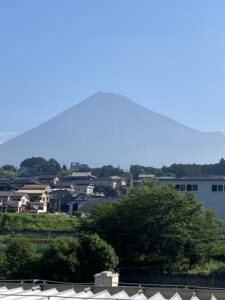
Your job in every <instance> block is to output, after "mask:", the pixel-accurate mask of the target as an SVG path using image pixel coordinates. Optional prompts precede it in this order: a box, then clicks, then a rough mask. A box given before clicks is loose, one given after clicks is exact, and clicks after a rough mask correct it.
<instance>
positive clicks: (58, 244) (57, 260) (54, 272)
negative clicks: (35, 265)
mask: <svg viewBox="0 0 225 300" xmlns="http://www.w3.org/2000/svg"><path fill="white" fill-rule="evenodd" d="M78 247H79V241H78V239H77V238H59V239H57V240H56V241H55V242H54V243H53V244H51V245H49V246H48V247H47V248H46V249H45V251H44V252H43V255H42V262H41V277H43V278H48V279H51V280H61V281H70V282H77V281H78V280H77V277H76V273H77V272H78V268H79V261H78V259H77V249H78Z"/></svg>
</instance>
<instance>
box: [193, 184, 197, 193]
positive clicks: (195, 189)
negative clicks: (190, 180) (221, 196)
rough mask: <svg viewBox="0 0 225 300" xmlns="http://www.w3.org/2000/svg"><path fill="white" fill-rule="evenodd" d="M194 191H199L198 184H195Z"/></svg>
mask: <svg viewBox="0 0 225 300" xmlns="http://www.w3.org/2000/svg"><path fill="white" fill-rule="evenodd" d="M193 191H194V192H197V191H198V185H197V184H193Z"/></svg>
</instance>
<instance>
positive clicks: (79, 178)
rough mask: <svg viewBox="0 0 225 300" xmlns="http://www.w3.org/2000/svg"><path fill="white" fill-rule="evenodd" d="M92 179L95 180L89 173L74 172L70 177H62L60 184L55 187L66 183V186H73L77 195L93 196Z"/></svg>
mask: <svg viewBox="0 0 225 300" xmlns="http://www.w3.org/2000/svg"><path fill="white" fill-rule="evenodd" d="M94 179H96V177H95V176H93V175H91V173H90V172H74V173H73V174H72V176H67V177H64V178H63V180H62V181H61V182H58V183H57V186H59V185H61V184H62V183H63V182H66V184H67V185H68V183H70V184H71V185H73V186H74V189H75V191H76V193H77V194H80V193H85V194H87V195H93V190H94V185H93V180H94Z"/></svg>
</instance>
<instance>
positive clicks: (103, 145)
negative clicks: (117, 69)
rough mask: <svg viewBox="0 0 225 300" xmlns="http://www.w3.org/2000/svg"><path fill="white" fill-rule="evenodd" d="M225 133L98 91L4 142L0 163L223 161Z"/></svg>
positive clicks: (154, 163) (160, 164)
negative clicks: (193, 125)
mask: <svg viewBox="0 0 225 300" xmlns="http://www.w3.org/2000/svg"><path fill="white" fill-rule="evenodd" d="M224 153H225V135H224V134H222V133H217V132H216V133H206V132H201V131H197V130H194V129H192V128H189V127H187V126H184V125H182V124H180V123H177V122H175V121H173V120H172V119H170V118H168V117H165V116H163V115H160V114H158V113H155V112H153V111H151V110H149V109H146V108H144V107H142V106H140V105H138V104H136V103H135V102H133V101H131V100H129V99H128V98H126V97H124V96H121V95H118V94H113V93H103V92H98V93H96V94H94V95H93V96H91V97H89V98H87V99H86V100H84V101H82V102H80V103H79V104H77V105H75V106H74V107H72V108H70V109H68V110H66V111H64V112H63V113H61V114H59V115H57V116H56V117H54V118H53V119H51V120H49V121H47V122H45V123H43V124H41V125H40V126H38V127H36V128H34V129H32V130H29V131H27V132H25V133H23V134H21V135H19V136H17V137H15V138H13V139H12V140H10V141H7V142H6V143H4V144H1V145H0V164H6V163H7V164H8V163H10V164H15V165H18V164H19V163H20V162H21V161H22V160H23V159H25V158H28V157H31V156H43V157H45V158H55V159H57V160H58V161H59V162H60V163H70V162H71V161H79V162H84V163H88V164H89V165H90V166H99V165H103V164H114V165H120V166H121V167H126V168H127V167H129V165H130V164H143V165H151V166H162V165H169V164H171V163H174V162H177V163H178V162H182V163H187V162H191V163H194V162H195V163H205V162H207V163H208V162H215V161H218V160H219V159H220V158H221V157H223V156H224Z"/></svg>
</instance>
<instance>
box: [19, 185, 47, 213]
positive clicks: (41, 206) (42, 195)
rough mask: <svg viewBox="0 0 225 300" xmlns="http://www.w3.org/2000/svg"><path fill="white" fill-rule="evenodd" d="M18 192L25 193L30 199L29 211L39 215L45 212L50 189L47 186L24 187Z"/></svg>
mask: <svg viewBox="0 0 225 300" xmlns="http://www.w3.org/2000/svg"><path fill="white" fill-rule="evenodd" d="M19 192H23V193H27V194H28V196H29V198H30V211H32V212H36V213H40V212H47V203H48V201H49V193H50V192H51V187H50V186H49V185H41V184H34V185H25V186H24V187H23V188H21V189H20V190H19Z"/></svg>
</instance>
